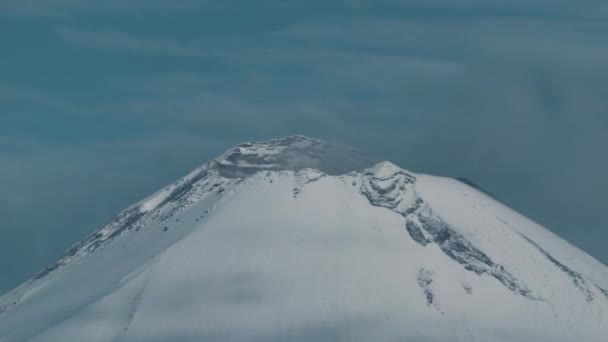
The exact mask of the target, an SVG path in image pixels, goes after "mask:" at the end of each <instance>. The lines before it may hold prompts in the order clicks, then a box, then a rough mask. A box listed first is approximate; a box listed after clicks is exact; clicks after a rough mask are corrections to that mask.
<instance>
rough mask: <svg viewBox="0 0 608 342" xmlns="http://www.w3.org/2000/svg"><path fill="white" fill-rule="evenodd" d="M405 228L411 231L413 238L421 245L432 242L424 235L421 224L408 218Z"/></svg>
mask: <svg viewBox="0 0 608 342" xmlns="http://www.w3.org/2000/svg"><path fill="white" fill-rule="evenodd" d="M405 229H406V230H407V231H408V233H410V236H411V237H412V239H414V241H416V242H418V243H419V244H420V245H422V246H426V245H428V244H429V243H431V240H429V239H427V238H426V237H425V236H424V234H423V233H422V230H421V229H420V226H418V224H417V223H415V222H413V221H409V220H408V221H406V223H405Z"/></svg>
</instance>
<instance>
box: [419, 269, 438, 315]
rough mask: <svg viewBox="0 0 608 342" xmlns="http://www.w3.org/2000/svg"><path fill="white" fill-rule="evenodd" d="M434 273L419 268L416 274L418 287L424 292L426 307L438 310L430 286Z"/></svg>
mask: <svg viewBox="0 0 608 342" xmlns="http://www.w3.org/2000/svg"><path fill="white" fill-rule="evenodd" d="M434 276H435V273H434V272H433V271H429V270H427V269H424V268H421V269H420V271H419V272H418V279H417V281H418V286H420V288H421V289H422V290H423V291H424V296H425V297H426V305H427V306H431V305H433V306H435V308H436V309H438V310H439V304H438V303H437V302H436V298H435V294H434V293H433V290H432V289H431V284H432V283H433V277H434Z"/></svg>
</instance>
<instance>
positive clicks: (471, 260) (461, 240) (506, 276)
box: [418, 215, 539, 300]
mask: <svg viewBox="0 0 608 342" xmlns="http://www.w3.org/2000/svg"><path fill="white" fill-rule="evenodd" d="M418 220H419V221H420V223H421V225H422V228H423V229H424V230H426V231H427V232H428V233H429V234H430V235H431V236H432V237H433V242H435V243H436V244H438V245H439V248H441V250H442V251H443V252H444V253H445V254H446V255H448V256H449V257H450V258H452V259H453V260H455V261H456V262H458V263H459V264H461V265H463V266H464V268H465V269H466V270H467V271H471V272H475V273H476V274H478V275H482V274H488V275H490V276H492V277H494V278H495V279H497V280H498V281H500V282H501V283H502V284H503V285H505V286H506V287H507V288H508V289H509V290H511V291H513V292H516V293H519V294H520V295H522V296H524V297H526V298H529V299H535V300H536V299H539V298H537V297H535V296H534V295H533V294H532V291H531V290H530V289H529V288H528V287H527V286H526V285H525V284H524V283H523V282H522V281H520V280H518V279H517V278H515V277H514V276H513V275H512V274H511V273H509V272H508V271H507V270H506V269H505V268H504V266H502V265H500V264H497V263H495V262H494V261H492V259H490V258H489V257H488V256H487V255H486V254H485V253H483V252H482V251H481V250H479V249H478V248H476V247H475V246H474V245H473V244H471V243H470V242H469V241H468V240H467V239H466V238H465V237H464V236H462V235H461V234H460V233H458V232H457V231H455V230H454V229H453V228H452V227H450V226H449V225H448V224H447V223H445V222H443V221H442V220H441V219H439V218H436V217H431V216H426V215H419V216H418Z"/></svg>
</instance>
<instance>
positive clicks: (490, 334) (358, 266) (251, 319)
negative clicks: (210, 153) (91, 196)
mask: <svg viewBox="0 0 608 342" xmlns="http://www.w3.org/2000/svg"><path fill="white" fill-rule="evenodd" d="M328 151H332V148H328V147H327V146H326V144H324V143H323V142H320V141H318V140H314V139H309V138H306V137H302V136H295V137H288V138H283V139H275V140H272V141H269V142H263V143H248V144H243V145H240V146H237V147H235V148H234V149H231V150H229V151H228V152H226V153H225V154H224V155H222V156H220V157H219V158H217V159H215V160H213V161H211V162H209V163H207V164H205V165H203V166H201V167H200V168H198V169H196V170H194V171H193V172H191V173H190V174H188V175H187V176H186V177H184V178H183V179H181V180H179V181H177V182H175V183H173V184H171V185H169V186H168V187H166V188H164V189H162V190H161V191H159V192H158V193H156V194H154V195H152V196H150V197H148V198H147V199H145V200H143V201H141V202H140V203H137V204H135V205H134V206H132V207H130V208H128V209H127V210H125V211H124V212H123V213H121V214H119V215H118V216H117V217H116V218H114V219H113V220H112V222H111V223H110V224H108V225H107V226H105V227H103V228H101V229H100V230H99V231H97V232H95V233H93V234H92V235H91V236H89V237H88V238H87V239H85V240H84V241H83V242H81V243H79V244H77V245H75V246H74V247H73V248H71V249H70V250H69V251H68V252H67V253H66V255H65V256H64V257H62V258H61V259H60V260H59V261H58V262H56V263H54V264H53V265H51V266H49V268H47V269H46V270H44V271H42V272H41V273H39V274H38V275H37V276H36V277H34V278H33V279H32V280H30V281H29V282H27V283H25V284H23V285H22V286H20V287H18V288H17V289H15V290H13V291H11V292H9V293H8V294H6V295H4V296H2V297H0V341H1V342H15V341H44V342H48V341H91V342H96V341H100V342H101V341H153V342H154V341H178V342H189V341H218V340H221V341H370V340H374V341H403V340H405V341H416V342H417V341H450V342H452V341H462V342H464V341H467V342H469V341H484V342H485V341H496V342H501V341H518V342H519V341H525V342H527V341H589V342H596V341H597V342H600V341H602V342H603V341H605V340H606V336H608V291H607V290H606V289H608V268H606V266H604V265H602V264H601V263H599V262H597V261H596V260H594V259H593V258H591V257H590V256H588V255H587V254H585V253H584V252H582V251H580V250H578V249H577V248H575V247H572V246H571V245H570V244H568V243H567V242H565V241H564V240H562V239H560V238H559V237H557V236H555V235H554V234H552V233H551V232H549V231H548V230H546V229H545V228H543V227H541V226H539V225H537V224H536V223H534V222H532V221H530V220H528V219H527V218H525V217H523V216H521V215H519V214H517V213H515V212H513V211H512V210H510V209H509V208H507V207H505V206H504V205H503V204H501V203H499V202H497V201H496V200H494V199H492V198H490V197H488V196H486V195H485V194H483V193H481V192H480V191H478V190H476V189H474V188H472V187H470V186H467V185H466V184H463V183H462V182H459V181H457V180H453V179H448V178H441V177H434V176H428V175H421V174H414V173H412V172H409V171H406V170H403V169H401V168H399V167H397V166H395V165H394V164H391V163H388V162H382V163H378V164H376V165H368V164H369V163H368V162H367V160H366V159H365V158H362V157H360V155H359V154H358V153H351V152H352V151H353V150H349V149H340V151H350V152H349V153H346V155H347V156H346V157H345V156H344V155H343V156H342V157H341V158H342V161H340V162H331V161H329V159H333V158H329V156H331V155H332V153H333V152H335V151H337V150H336V149H333V152H332V153H329V152H328ZM336 159H339V158H336ZM344 161H348V162H344ZM329 166H331V167H329ZM337 166H339V167H337ZM338 169H340V170H341V171H343V172H342V173H343V174H342V175H335V174H334V173H333V171H336V170H338ZM330 170H331V171H332V172H330ZM353 170H354V171H353ZM348 171H352V172H348Z"/></svg>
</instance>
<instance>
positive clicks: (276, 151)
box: [214, 135, 372, 178]
mask: <svg viewBox="0 0 608 342" xmlns="http://www.w3.org/2000/svg"><path fill="white" fill-rule="evenodd" d="M214 162H215V164H216V165H217V167H218V168H219V170H220V173H221V174H222V175H223V176H224V177H227V178H237V177H245V176H248V175H251V174H254V173H256V172H258V171H262V170H266V171H280V170H301V169H306V168H312V169H318V170H320V171H322V172H324V173H327V174H343V173H347V172H349V171H355V170H361V169H363V168H366V167H369V166H371V165H372V162H371V161H370V160H369V159H368V158H366V157H365V156H364V154H363V153H362V152H361V151H359V150H357V149H355V148H352V147H350V146H346V145H342V144H337V143H331V142H324V141H322V140H319V139H315V138H310V137H306V136H303V135H292V136H286V137H282V138H276V139H272V140H268V141H258V142H247V143H243V144H240V145H237V146H235V147H233V148H231V149H229V150H228V151H226V152H225V153H224V154H222V155H221V156H220V157H218V158H216V159H215V161H214Z"/></svg>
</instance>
